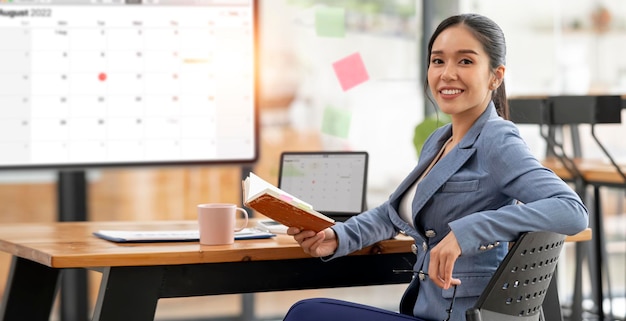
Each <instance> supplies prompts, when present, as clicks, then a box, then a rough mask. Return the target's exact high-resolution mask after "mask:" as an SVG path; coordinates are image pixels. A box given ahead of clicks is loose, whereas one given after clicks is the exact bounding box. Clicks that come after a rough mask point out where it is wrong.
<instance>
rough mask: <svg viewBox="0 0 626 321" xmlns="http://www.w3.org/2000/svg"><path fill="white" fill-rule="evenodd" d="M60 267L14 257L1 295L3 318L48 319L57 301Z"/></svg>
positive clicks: (19, 320)
mask: <svg viewBox="0 0 626 321" xmlns="http://www.w3.org/2000/svg"><path fill="white" fill-rule="evenodd" d="M58 279H59V270H58V269H53V268H50V267H47V266H45V265H41V264H39V263H36V262H33V261H30V260H27V259H23V258H19V257H13V260H12V262H11V270H10V272H9V278H8V281H7V284H6V287H5V290H4V296H3V298H2V308H1V310H0V319H1V320H3V321H22V320H29V321H47V320H50V312H51V311H52V305H53V303H54V297H55V295H56V290H57V282H58Z"/></svg>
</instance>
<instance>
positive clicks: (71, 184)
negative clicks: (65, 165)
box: [57, 170, 89, 321]
mask: <svg viewBox="0 0 626 321" xmlns="http://www.w3.org/2000/svg"><path fill="white" fill-rule="evenodd" d="M57 214H58V215H57V219H58V221H59V222H73V221H86V220H87V179H86V175H85V171H82V170H72V171H64V170H61V171H59V173H58V180H57ZM60 284H61V291H60V295H61V302H60V314H61V320H64V321H87V320H89V318H88V312H87V310H88V303H87V295H88V291H87V271H86V270H85V269H64V270H63V272H62V274H61V278H60Z"/></svg>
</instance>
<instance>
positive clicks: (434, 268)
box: [428, 232, 461, 289]
mask: <svg viewBox="0 0 626 321" xmlns="http://www.w3.org/2000/svg"><path fill="white" fill-rule="evenodd" d="M460 255H461V248H460V247H459V244H458V242H457V240H456V237H455V236H454V233H453V232H450V233H449V234H448V235H446V237H444V238H443V239H442V240H441V241H440V242H439V244H437V246H435V247H434V248H433V249H432V250H431V252H430V263H429V264H428V276H429V278H430V279H431V280H432V282H433V283H435V284H436V285H437V286H439V287H441V288H443V289H449V288H450V287H451V286H452V285H458V284H460V283H461V281H460V280H459V279H453V278H452V271H453V270H454V264H455V263H456V260H457V258H458V257H459V256H460Z"/></svg>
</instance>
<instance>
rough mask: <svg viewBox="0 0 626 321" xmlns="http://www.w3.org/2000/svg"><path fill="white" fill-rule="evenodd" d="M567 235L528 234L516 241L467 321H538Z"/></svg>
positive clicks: (468, 314)
mask: <svg viewBox="0 0 626 321" xmlns="http://www.w3.org/2000/svg"><path fill="white" fill-rule="evenodd" d="M564 241H565V235H562V234H557V233H552V232H528V233H524V234H522V236H521V237H520V238H519V240H517V241H516V242H515V244H514V245H513V247H511V249H510V250H509V252H508V254H507V255H506V257H505V258H504V260H503V261H502V263H501V264H500V266H499V267H498V269H497V271H496V273H495V274H494V275H493V277H492V278H491V281H490V282H489V284H488V285H487V287H486V288H485V290H484V291H483V293H482V294H481V296H480V297H479V298H478V302H477V303H476V305H475V306H474V307H473V308H471V309H468V310H467V311H466V312H465V317H466V320H467V321H531V320H532V321H537V320H540V319H542V318H543V317H542V315H543V311H542V308H541V305H542V304H543V300H544V298H545V296H546V292H547V290H548V286H549V285H550V281H552V277H553V276H554V273H555V268H556V264H557V261H558V259H559V255H560V253H561V249H562V248H563V243H564Z"/></svg>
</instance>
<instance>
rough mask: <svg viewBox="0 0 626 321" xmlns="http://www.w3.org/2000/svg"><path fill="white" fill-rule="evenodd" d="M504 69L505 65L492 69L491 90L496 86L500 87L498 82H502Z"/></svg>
mask: <svg viewBox="0 0 626 321" xmlns="http://www.w3.org/2000/svg"><path fill="white" fill-rule="evenodd" d="M505 71H506V67H505V66H504V65H500V66H498V67H497V68H496V70H494V72H493V74H494V76H495V77H494V80H493V82H494V86H493V87H494V88H493V90H495V89H497V88H498V87H500V84H502V82H503V81H504V72H505Z"/></svg>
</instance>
